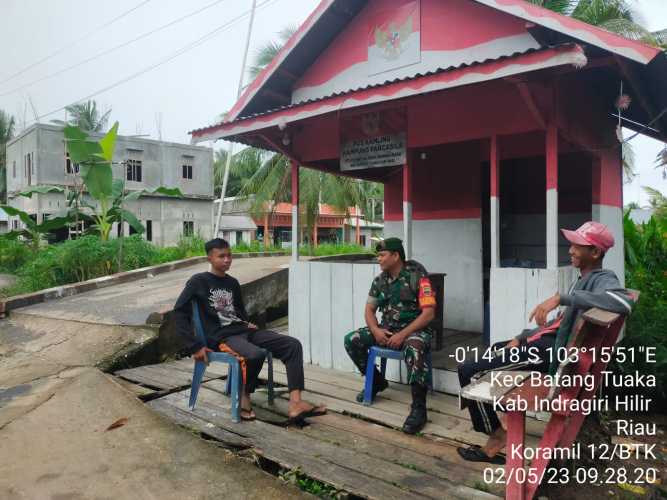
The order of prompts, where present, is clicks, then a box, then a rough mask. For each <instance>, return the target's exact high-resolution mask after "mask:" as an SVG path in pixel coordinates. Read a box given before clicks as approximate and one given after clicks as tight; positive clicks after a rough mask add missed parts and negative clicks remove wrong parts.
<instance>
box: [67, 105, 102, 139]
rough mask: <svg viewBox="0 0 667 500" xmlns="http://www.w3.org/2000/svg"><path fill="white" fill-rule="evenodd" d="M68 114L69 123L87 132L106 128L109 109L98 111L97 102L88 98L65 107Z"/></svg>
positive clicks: (100, 130)
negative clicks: (85, 100)
mask: <svg viewBox="0 0 667 500" xmlns="http://www.w3.org/2000/svg"><path fill="white" fill-rule="evenodd" d="M65 110H66V111H67V113H68V114H69V115H70V118H69V120H68V124H69V125H74V126H76V127H79V128H80V129H82V130H85V131H87V132H102V131H104V130H106V129H107V122H108V121H109V115H111V110H110V109H109V110H107V111H105V112H104V113H100V111H99V110H98V109H97V102H95V101H94V100H89V101H87V102H83V103H77V104H72V105H70V106H67V107H66V108H65Z"/></svg>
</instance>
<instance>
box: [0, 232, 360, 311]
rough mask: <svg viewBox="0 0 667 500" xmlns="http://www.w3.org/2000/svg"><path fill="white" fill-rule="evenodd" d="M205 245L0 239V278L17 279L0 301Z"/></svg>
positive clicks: (134, 239)
mask: <svg viewBox="0 0 667 500" xmlns="http://www.w3.org/2000/svg"><path fill="white" fill-rule="evenodd" d="M204 243H205V240H204V239H203V238H202V237H201V236H199V235H196V236H190V237H181V238H180V239H179V240H178V243H177V244H176V245H175V246H171V247H158V246H155V245H153V244H152V243H150V242H148V241H145V240H143V239H142V237H141V236H140V235H133V236H129V237H126V238H122V239H111V240H108V241H101V240H100V239H99V237H97V236H83V237H81V238H78V239H76V240H68V241H64V242H62V243H57V244H52V245H45V246H43V247H41V248H40V249H39V251H37V252H34V251H33V250H31V249H30V248H29V247H28V246H27V245H25V244H24V243H23V242H21V241H15V240H7V239H2V238H0V273H7V274H13V275H16V276H17V282H16V283H15V284H14V285H12V286H10V287H8V288H3V289H0V298H3V297H11V296H14V295H20V294H25V293H31V292H35V291H37V290H43V289H46V288H53V287H56V286H61V285H66V284H69V283H76V282H79V281H85V280H89V279H93V278H99V277H101V276H106V275H109V274H114V273H117V272H121V271H130V270H132V269H138V268H140V267H147V266H154V265H158V264H164V263H167V262H172V261H176V260H181V259H187V258H190V257H197V256H203V255H204ZM311 250H312V249H309V247H302V250H300V251H301V252H302V253H303V255H311V253H313V254H314V255H317V256H320V255H322V256H323V255H336V254H343V253H359V252H360V251H364V249H363V248H362V247H360V246H357V245H348V244H344V245H331V244H323V245H320V246H319V247H317V248H315V249H314V252H311ZM265 251H269V252H274V251H283V252H286V253H288V254H289V253H290V249H289V248H288V249H282V248H280V247H277V246H272V247H269V248H268V249H265V248H264V247H263V245H262V244H261V243H260V242H259V241H256V240H255V241H253V242H252V243H250V244H247V243H240V244H239V245H236V246H234V247H232V252H234V253H253V252H265Z"/></svg>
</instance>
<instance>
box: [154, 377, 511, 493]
mask: <svg viewBox="0 0 667 500" xmlns="http://www.w3.org/2000/svg"><path fill="white" fill-rule="evenodd" d="M222 388H223V387H222V383H221V381H219V380H215V381H212V382H209V383H206V384H204V385H203V386H202V389H201V392H200V395H199V401H198V402H197V407H196V409H195V410H194V411H192V412H190V411H189V410H188V409H187V398H188V394H189V393H188V391H180V392H174V393H171V394H169V395H167V396H164V397H162V398H159V399H156V400H154V401H151V402H149V403H148V404H149V405H150V406H151V407H153V408H154V409H156V410H157V411H159V412H160V413H162V414H164V415H166V416H167V417H169V418H172V419H173V417H172V415H173V414H174V413H175V412H176V411H180V413H181V414H186V415H188V418H189V420H190V421H189V422H184V421H183V420H182V419H179V418H176V419H174V420H176V421H177V422H178V423H180V424H181V425H185V426H187V427H190V428H194V429H196V430H199V431H201V430H202V429H204V431H205V430H206V428H207V426H209V425H210V424H212V425H213V427H214V428H216V429H222V430H224V431H225V432H229V433H232V434H233V435H234V436H233V437H232V439H233V440H236V443H235V444H236V445H238V440H239V438H240V439H242V440H249V441H251V442H252V443H253V446H252V452H253V453H255V454H256V455H258V456H260V457H263V458H265V459H268V460H271V461H273V462H275V463H277V464H279V465H280V466H281V467H283V468H285V469H298V470H299V471H301V472H302V473H303V474H306V475H307V476H309V477H312V478H315V479H317V480H319V481H322V482H325V483H327V484H330V485H332V486H334V487H336V488H337V489H339V490H345V491H348V492H350V493H353V494H355V495H358V496H361V497H364V498H372V499H394V498H395V499H403V498H406V499H418V498H422V499H423V498H424V497H426V498H466V499H480V500H483V499H493V498H498V497H497V496H496V495H494V494H492V493H490V492H486V491H482V490H479V489H476V488H475V487H476V486H477V487H479V485H480V483H481V481H480V479H481V477H482V470H483V466H482V465H481V464H466V463H461V462H460V460H458V459H457V457H456V450H455V449H454V447H453V446H452V445H449V444H444V443H437V442H434V441H431V440H428V439H425V438H420V437H415V436H407V435H404V434H402V433H398V432H396V431H393V430H391V429H388V428H386V427H383V426H380V425H377V424H373V423H370V422H366V421H362V420H358V419H353V418H350V417H345V416H342V415H339V414H336V413H334V412H332V413H330V414H329V415H326V416H324V417H318V418H313V419H310V421H311V425H309V426H307V427H305V428H304V429H295V428H285V427H282V426H278V425H274V424H272V423H270V422H271V421H272V420H273V419H272V418H271V417H269V418H268V419H267V420H269V422H265V421H262V420H257V421H254V422H243V423H239V424H234V423H232V421H231V418H230V414H229V400H228V398H227V397H226V396H224V395H223V394H221V393H220V392H219V390H220V389H222ZM254 401H255V404H256V405H257V406H259V407H268V404H267V402H266V399H265V395H264V394H259V395H257V397H255V398H254ZM271 410H272V411H271V413H272V414H273V416H274V418H276V417H277V418H280V419H283V420H284V414H285V412H286V410H287V404H286V401H284V400H282V399H279V400H278V401H276V403H275V405H274V407H272V408H271ZM267 413H268V412H265V411H262V410H259V409H258V414H259V415H258V416H259V418H260V419H265V418H266V416H267ZM193 420H195V421H196V423H194V424H193ZM205 433H206V432H205ZM209 434H210V433H209ZM226 439H227V437H226V436H224V435H223V436H222V437H221V438H220V440H221V441H223V442H226ZM489 489H490V490H491V488H489ZM492 491H493V493H496V494H501V493H502V492H501V491H499V490H498V489H497V488H495V490H492Z"/></svg>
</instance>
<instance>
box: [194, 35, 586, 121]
mask: <svg viewBox="0 0 667 500" xmlns="http://www.w3.org/2000/svg"><path fill="white" fill-rule="evenodd" d="M573 46H574V44H572V43H564V44H560V45H558V46H557V47H573ZM553 48H554V47H544V48H539V49H534V48H531V49H527V50H524V51H518V52H514V53H512V54H507V55H504V56H500V57H496V58H489V59H484V60H479V61H472V62H469V63H463V64H459V65H457V66H447V67H438V68H435V69H433V70H432V71H427V72H424V73H416V74H414V75H411V76H406V77H403V78H394V79H392V80H385V81H383V82H382V83H376V84H371V85H362V86H358V87H355V88H351V89H348V90H345V91H342V92H333V93H331V94H327V95H325V96H322V97H318V98H317V99H307V100H304V101H299V102H295V103H292V104H287V105H285V106H278V107H276V108H272V109H268V110H266V111H263V112H261V113H254V114H251V115H247V116H242V117H239V118H237V119H236V120H233V121H234V122H236V123H238V122H242V121H244V120H250V119H253V118H257V117H259V116H265V115H269V114H271V113H275V112H277V111H283V110H286V109H293V108H297V107H299V106H303V105H304V104H310V103H314V102H320V101H324V100H326V99H330V98H332V97H339V96H344V95H348V94H352V93H354V92H358V91H361V90H367V89H373V88H379V87H383V86H385V85H390V84H392V83H398V82H407V81H410V80H416V79H418V78H422V77H425V76H431V75H436V74H439V73H444V72H447V71H454V70H459V69H463V68H468V67H473V66H479V65H482V64H487V63H490V62H495V61H503V60H507V59H512V58H514V57H519V56H523V55H526V54H531V53H535V52H544V51H547V50H551V49H553ZM226 123H230V122H229V121H221V122H218V123H215V124H212V125H208V126H206V127H202V128H198V129H195V130H191V131H190V132H189V133H190V134H196V133H197V132H202V131H205V130H209V129H213V128H216V127H219V126H221V125H224V124H226Z"/></svg>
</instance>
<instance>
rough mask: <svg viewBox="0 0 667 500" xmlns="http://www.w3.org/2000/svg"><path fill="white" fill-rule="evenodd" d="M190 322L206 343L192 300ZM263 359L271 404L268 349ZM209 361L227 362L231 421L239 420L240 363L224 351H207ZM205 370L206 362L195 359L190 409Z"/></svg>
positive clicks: (270, 375) (192, 406)
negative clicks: (266, 368) (267, 369)
mask: <svg viewBox="0 0 667 500" xmlns="http://www.w3.org/2000/svg"><path fill="white" fill-rule="evenodd" d="M192 322H193V323H194V327H195V336H196V337H197V339H198V340H199V341H201V342H202V343H203V344H204V345H207V343H206V334H205V333H204V325H203V323H202V321H201V316H200V315H199V306H198V305H197V303H196V302H194V301H193V302H192ZM264 353H265V359H266V360H267V361H268V363H269V374H268V381H267V382H268V384H267V385H268V399H269V404H271V405H272V404H273V356H272V355H271V353H270V352H269V351H266V350H265V351H264ZM206 355H207V357H208V361H209V363H210V362H212V361H218V362H220V363H227V364H228V365H229V371H228V372H227V385H226V388H225V392H226V393H227V395H228V396H229V397H230V399H231V400H232V422H240V421H241V385H242V382H243V377H242V376H241V365H240V363H239V360H238V359H236V357H235V356H233V355H231V354H228V353H226V352H209V353H207V354H206ZM205 371H206V363H204V362H203V361H195V369H194V371H193V372H192V386H191V387H190V402H189V407H190V410H194V408H195V404H196V403H197V396H198V395H199V388H200V387H201V382H202V379H203V378H204V372H205Z"/></svg>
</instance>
